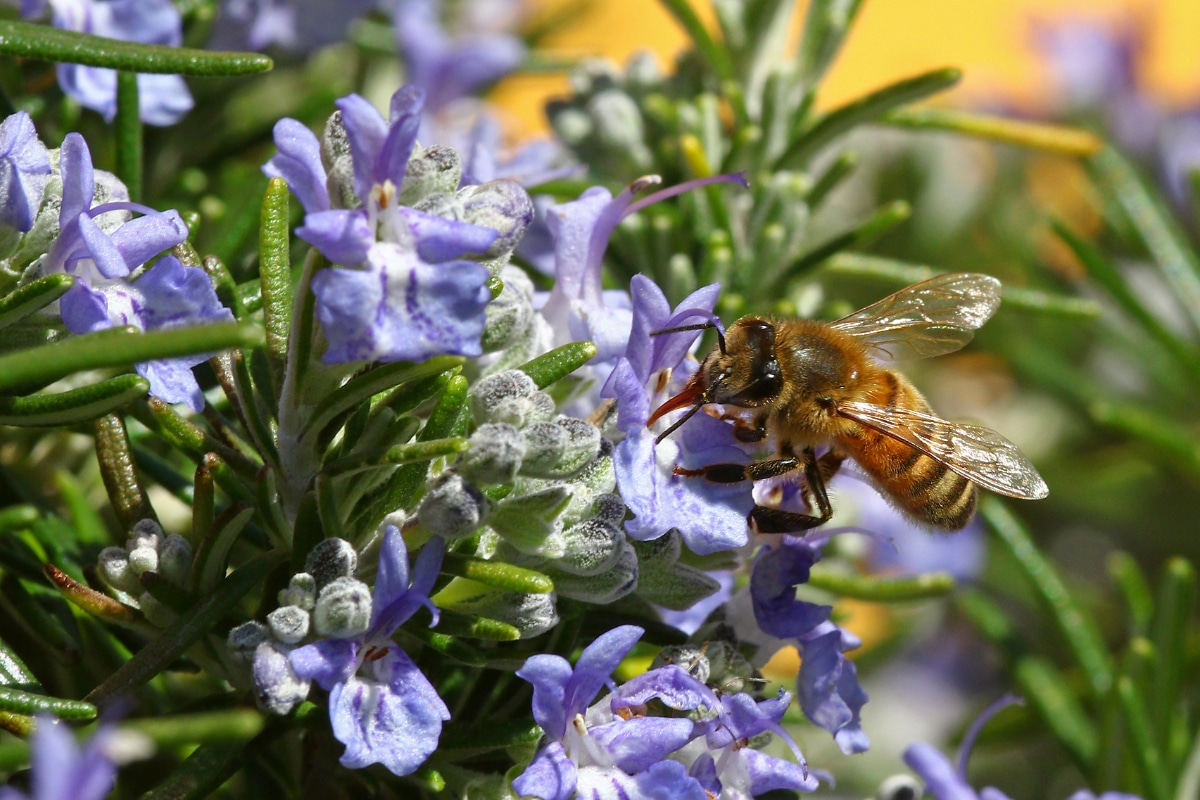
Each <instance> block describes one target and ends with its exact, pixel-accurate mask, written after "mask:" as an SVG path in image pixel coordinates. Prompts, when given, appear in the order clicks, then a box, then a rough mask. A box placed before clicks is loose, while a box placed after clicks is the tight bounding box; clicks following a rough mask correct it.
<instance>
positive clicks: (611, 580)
mask: <svg viewBox="0 0 1200 800" xmlns="http://www.w3.org/2000/svg"><path fill="white" fill-rule="evenodd" d="M544 571H545V572H546V574H547V575H549V576H550V577H551V578H552V579H553V580H554V590H555V591H556V592H558V594H559V595H560V596H562V597H569V598H571V599H572V600H580V601H583V602H585V603H595V604H597V605H607V604H608V603H612V602H614V601H616V600H619V599H620V598H622V597H624V596H625V595H627V594H630V593H631V592H633V591H635V590H636V589H637V588H638V559H637V555H636V554H635V553H634V551H633V548H632V547H630V545H629V543H628V542H623V543H622V548H621V553H620V555H619V556H618V557H617V561H616V563H615V564H613V565H612V567H611V568H609V569H606V570H605V571H603V572H601V573H600V574H598V575H572V574H571V573H569V572H565V571H563V570H558V569H546V570H544Z"/></svg>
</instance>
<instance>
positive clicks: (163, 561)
mask: <svg viewBox="0 0 1200 800" xmlns="http://www.w3.org/2000/svg"><path fill="white" fill-rule="evenodd" d="M191 569H192V545H191V542H189V541H188V540H187V539H185V538H183V537H182V536H180V535H179V534H177V533H173V534H171V535H170V536H168V537H167V538H166V539H164V540H163V543H162V546H160V547H159V548H158V573H159V574H160V575H162V576H163V577H164V578H166V579H167V580H168V581H170V582H171V583H173V584H175V585H176V586H183V585H184V584H186V583H187V579H188V573H189V572H191Z"/></svg>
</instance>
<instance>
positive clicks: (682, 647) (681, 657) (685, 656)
mask: <svg viewBox="0 0 1200 800" xmlns="http://www.w3.org/2000/svg"><path fill="white" fill-rule="evenodd" d="M707 652H708V643H707V642H705V643H704V644H703V645H695V644H678V645H668V646H667V647H664V648H663V649H662V650H659V651H658V655H656V656H655V657H654V661H652V662H651V665H650V668H651V669H657V668H658V667H663V666H666V665H667V664H674V665H675V666H677V667H681V668H682V669H684V670H686V671H687V673H688V674H689V675H691V676H692V677H693V678H695V679H696V680H698V681H700V682H701V683H708V678H709V675H711V674H712V670H711V669H710V667H709V663H708V655H707Z"/></svg>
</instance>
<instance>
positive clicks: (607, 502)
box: [592, 492, 627, 526]
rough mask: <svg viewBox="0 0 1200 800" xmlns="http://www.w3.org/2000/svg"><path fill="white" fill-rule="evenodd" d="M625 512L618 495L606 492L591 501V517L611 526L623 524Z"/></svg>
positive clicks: (623, 502)
mask: <svg viewBox="0 0 1200 800" xmlns="http://www.w3.org/2000/svg"><path fill="white" fill-rule="evenodd" d="M626 511H627V509H626V507H625V501H624V500H622V499H621V495H619V494H614V493H612V492H607V493H605V494H600V495H596V498H595V499H594V500H592V516H594V517H595V518H596V519H600V520H604V521H605V522H607V523H610V524H612V525H618V526H619V525H620V524H621V523H622V522H624V521H625V513H626Z"/></svg>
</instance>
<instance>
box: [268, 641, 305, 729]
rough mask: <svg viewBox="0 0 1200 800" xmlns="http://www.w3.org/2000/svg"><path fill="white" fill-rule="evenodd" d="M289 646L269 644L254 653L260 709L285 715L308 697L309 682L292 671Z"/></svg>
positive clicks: (270, 642)
mask: <svg viewBox="0 0 1200 800" xmlns="http://www.w3.org/2000/svg"><path fill="white" fill-rule="evenodd" d="M290 649H291V648H289V647H287V645H284V644H280V643H279V642H274V641H270V640H267V641H265V642H263V643H262V644H260V645H259V646H258V648H257V649H256V650H255V651H254V690H255V691H254V694H255V699H256V700H257V701H258V706H259V708H261V709H263V710H264V711H269V712H270V713H272V714H286V713H288V712H289V711H291V710H292V709H293V708H294V707H295V706H296V704H297V703H300V702H302V701H303V700H304V699H305V698H306V697H308V689H309V686H310V681H308V680H306V679H304V678H301V677H300V676H299V675H297V674H296V670H294V669H293V668H292V662H291V659H289V658H288V651H289V650H290Z"/></svg>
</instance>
